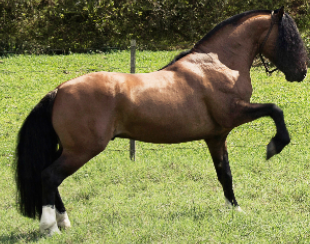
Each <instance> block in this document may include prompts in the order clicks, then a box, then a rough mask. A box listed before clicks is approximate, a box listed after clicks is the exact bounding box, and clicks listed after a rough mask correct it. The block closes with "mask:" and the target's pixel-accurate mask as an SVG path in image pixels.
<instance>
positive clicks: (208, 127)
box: [119, 112, 216, 143]
mask: <svg viewBox="0 0 310 244" xmlns="http://www.w3.org/2000/svg"><path fill="white" fill-rule="evenodd" d="M201 113H203V112H201ZM133 116H134V117H132V119H128V118H127V120H126V122H125V123H123V124H122V126H120V128H121V130H119V134H120V135H121V137H127V138H131V139H136V140H139V141H145V142H153V143H179V142H186V141H192V140H199V139H205V138H207V137H209V136H212V135H213V134H216V127H215V125H214V123H213V122H212V120H211V119H210V118H209V117H208V116H207V115H204V116H203V115H201V114H193V113H190V112H189V113H186V114H185V113H184V112H183V113H179V114H177V113H171V114H167V113H165V112H162V113H158V114H153V115H150V114H144V115H143V114H140V116H138V114H135V115H133Z"/></svg>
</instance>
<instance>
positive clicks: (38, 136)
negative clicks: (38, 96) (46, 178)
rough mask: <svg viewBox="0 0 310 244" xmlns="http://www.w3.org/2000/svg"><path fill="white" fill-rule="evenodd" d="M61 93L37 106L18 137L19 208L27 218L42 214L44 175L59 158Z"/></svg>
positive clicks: (17, 174)
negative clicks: (57, 103) (56, 117)
mask: <svg viewBox="0 0 310 244" xmlns="http://www.w3.org/2000/svg"><path fill="white" fill-rule="evenodd" d="M57 90H58V89H55V90H54V91H51V92H50V93H48V94H47V95H46V96H45V97H44V98H43V99H42V100H41V101H40V102H39V103H38V104H37V105H36V106H35V107H34V109H33V110H32V111H31V112H30V114H29V115H28V117H27V118H26V120H25V121H24V124H23V126H22V127H21V129H20V131H19V134H18V141H17V148H16V155H15V168H16V176H15V178H16V184H17V196H18V203H19V209H20V212H21V213H22V214H23V215H24V216H26V217H30V218H34V219H35V218H36V217H39V218H40V216H41V214H42V204H41V203H42V190H41V172H42V170H43V169H44V168H46V167H47V166H48V165H50V164H51V163H52V162H53V161H54V160H55V159H56V155H57V145H58V137H57V135H56V132H55V130H54V128H53V125H52V109H53V105H54V100H55V97H56V94H57Z"/></svg>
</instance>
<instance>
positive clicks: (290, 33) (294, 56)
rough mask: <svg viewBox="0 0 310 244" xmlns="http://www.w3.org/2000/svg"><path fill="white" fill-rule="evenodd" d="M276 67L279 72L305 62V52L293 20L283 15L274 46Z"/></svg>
mask: <svg viewBox="0 0 310 244" xmlns="http://www.w3.org/2000/svg"><path fill="white" fill-rule="evenodd" d="M275 51H276V65H277V67H278V68H279V69H280V70H285V69H288V68H289V67H291V64H292V63H295V62H296V63H298V62H302V61H304V60H307V51H306V48H305V46H304V43H303V41H302V39H301V37H300V34H299V31H298V28H297V26H296V24H295V22H294V20H293V19H292V18H291V16H289V15H288V14H286V13H285V14H284V15H283V17H282V20H281V21H280V22H279V36H278V40H277V45H276V50H275Z"/></svg>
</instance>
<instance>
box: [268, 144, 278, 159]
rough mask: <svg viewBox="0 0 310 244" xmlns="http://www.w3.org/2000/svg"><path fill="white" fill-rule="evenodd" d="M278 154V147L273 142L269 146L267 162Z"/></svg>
mask: <svg viewBox="0 0 310 244" xmlns="http://www.w3.org/2000/svg"><path fill="white" fill-rule="evenodd" d="M276 154H277V150H276V146H275V143H274V141H273V140H271V141H270V143H269V144H268V146H267V160H268V159H269V158H271V157H272V156H274V155H276Z"/></svg>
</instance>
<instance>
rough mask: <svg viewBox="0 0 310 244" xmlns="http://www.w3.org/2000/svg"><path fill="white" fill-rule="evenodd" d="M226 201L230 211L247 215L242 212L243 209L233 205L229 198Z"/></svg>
mask: <svg viewBox="0 0 310 244" xmlns="http://www.w3.org/2000/svg"><path fill="white" fill-rule="evenodd" d="M225 200H226V206H227V207H228V208H229V209H232V210H235V211H237V212H239V213H244V214H245V212H244V211H243V210H242V208H241V207H240V206H239V205H237V206H234V205H232V203H231V202H230V201H229V200H228V199H227V198H225Z"/></svg>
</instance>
